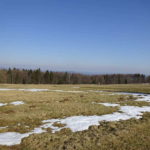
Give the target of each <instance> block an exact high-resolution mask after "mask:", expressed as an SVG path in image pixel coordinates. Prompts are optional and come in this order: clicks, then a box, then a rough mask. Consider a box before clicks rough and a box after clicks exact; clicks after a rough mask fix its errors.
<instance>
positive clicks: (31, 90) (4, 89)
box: [0, 88, 48, 92]
mask: <svg viewBox="0 0 150 150" xmlns="http://www.w3.org/2000/svg"><path fill="white" fill-rule="evenodd" d="M0 91H29V92H43V91H48V89H9V88H0Z"/></svg>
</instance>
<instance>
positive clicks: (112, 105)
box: [96, 103, 120, 107]
mask: <svg viewBox="0 0 150 150" xmlns="http://www.w3.org/2000/svg"><path fill="white" fill-rule="evenodd" d="M96 104H101V105H104V106H111V107H116V106H120V105H119V104H113V103H96Z"/></svg>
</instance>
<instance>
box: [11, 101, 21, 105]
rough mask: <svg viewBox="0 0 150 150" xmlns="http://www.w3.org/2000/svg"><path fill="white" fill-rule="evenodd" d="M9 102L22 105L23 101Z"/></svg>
mask: <svg viewBox="0 0 150 150" xmlns="http://www.w3.org/2000/svg"><path fill="white" fill-rule="evenodd" d="M10 104H12V105H22V104H24V102H23V101H16V102H11V103H10Z"/></svg>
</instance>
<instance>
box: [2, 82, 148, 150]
mask: <svg viewBox="0 0 150 150" xmlns="http://www.w3.org/2000/svg"><path fill="white" fill-rule="evenodd" d="M0 149H1V150H149V149H150V84H120V85H119V84H118V85H89V84H87V85H86V84H85V85H83V84H81V85H80V84H76V85H47V84H45V85H44V84H41V85H35V84H25V85H23V84H1V85H0Z"/></svg>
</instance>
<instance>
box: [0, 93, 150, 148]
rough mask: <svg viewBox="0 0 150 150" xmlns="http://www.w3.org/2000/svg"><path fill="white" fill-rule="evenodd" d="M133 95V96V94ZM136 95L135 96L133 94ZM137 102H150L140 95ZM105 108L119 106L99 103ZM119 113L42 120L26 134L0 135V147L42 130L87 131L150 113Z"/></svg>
mask: <svg viewBox="0 0 150 150" xmlns="http://www.w3.org/2000/svg"><path fill="white" fill-rule="evenodd" d="M133 95H134V94H133ZM135 95H137V94H135ZM138 101H147V102H150V95H144V94H143V95H142V97H140V98H139V99H138ZM18 102H19V103H20V102H21V104H22V101H17V103H16V102H13V103H16V104H18ZM100 104H103V105H105V106H119V104H112V103H100ZM119 111H120V112H114V113H112V114H106V115H101V116H96V115H94V116H72V117H67V118H64V119H49V120H44V121H42V122H43V125H41V126H40V127H38V128H35V129H34V130H32V131H31V132H28V133H24V134H21V133H17V132H6V133H0V145H7V146H11V145H16V144H20V143H21V140H22V139H23V138H25V137H28V136H29V135H31V134H38V133H43V132H46V131H45V130H43V129H46V128H51V129H52V132H53V133H55V132H56V131H60V130H61V129H63V128H70V129H71V130H72V131H73V132H77V131H83V130H87V129H88V128H89V127H90V126H92V125H99V124H100V122H102V121H119V120H128V119H131V118H136V119H139V118H141V117H142V115H143V113H144V112H150V106H143V107H137V106H120V110H119ZM54 123H61V124H64V125H65V126H64V127H56V126H54Z"/></svg>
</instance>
